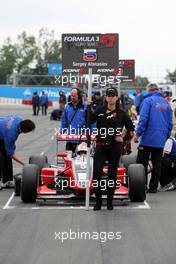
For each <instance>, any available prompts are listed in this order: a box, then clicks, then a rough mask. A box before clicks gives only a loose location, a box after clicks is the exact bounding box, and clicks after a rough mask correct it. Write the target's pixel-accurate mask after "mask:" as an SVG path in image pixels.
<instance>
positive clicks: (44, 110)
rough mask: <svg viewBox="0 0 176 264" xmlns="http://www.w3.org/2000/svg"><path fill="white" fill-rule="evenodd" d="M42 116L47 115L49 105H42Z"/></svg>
mask: <svg viewBox="0 0 176 264" xmlns="http://www.w3.org/2000/svg"><path fill="white" fill-rule="evenodd" d="M41 107H42V115H47V108H48V106H47V105H42V106H41Z"/></svg>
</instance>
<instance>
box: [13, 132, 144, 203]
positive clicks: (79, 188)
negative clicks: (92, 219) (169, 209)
mask: <svg viewBox="0 0 176 264" xmlns="http://www.w3.org/2000/svg"><path fill="white" fill-rule="evenodd" d="M68 140H81V142H80V145H78V147H77V151H76V155H74V156H73V155H72V152H70V151H65V152H63V153H59V152H58V151H57V153H56V156H57V162H56V164H55V165H50V164H48V159H47V157H46V156H31V157H30V158H29V164H28V165H25V166H24V167H23V171H22V177H21V179H20V178H18V179H16V184H15V192H16V195H19V192H20V195H21V199H22V201H23V202H25V203H30V202H36V201H39V202H41V201H53V200H56V201H57V204H58V203H59V201H60V202H61V204H65V203H67V202H66V201H68V200H69V201H70V200H71V201H76V203H78V200H79V201H81V199H82V201H83V202H84V200H85V192H86V181H87V178H86V170H87V144H86V143H85V142H86V140H87V139H86V136H82V137H81V139H80V135H65V134H57V142H60V141H68ZM91 142H94V143H93V144H96V143H95V136H91ZM57 149H58V148H57ZM91 149H92V150H93V147H92V148H91ZM121 162H122V164H123V165H121V166H120V167H119V168H118V169H117V182H116V183H117V184H116V189H115V195H114V199H119V200H130V201H132V202H143V201H144V200H145V198H146V194H145V172H144V167H143V165H141V164H135V160H134V157H133V156H131V155H125V156H123V157H122V159H121ZM95 165H96V164H93V151H92V154H91V156H90V179H89V180H88V182H89V189H90V198H92V200H93V197H94V187H95V185H94V180H93V166H95ZM107 175H108V170H107V166H105V167H104V169H103V175H102V181H101V184H102V186H101V187H102V192H103V194H104V195H105V196H106V186H107V184H106V183H107ZM90 201H91V199H90Z"/></svg>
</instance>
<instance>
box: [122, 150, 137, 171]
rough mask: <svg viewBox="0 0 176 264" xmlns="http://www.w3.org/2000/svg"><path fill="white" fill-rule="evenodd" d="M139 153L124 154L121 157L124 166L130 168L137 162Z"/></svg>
mask: <svg viewBox="0 0 176 264" xmlns="http://www.w3.org/2000/svg"><path fill="white" fill-rule="evenodd" d="M136 160H137V155H135V154H131V155H123V156H122V157H121V163H122V164H123V166H124V167H125V168H126V169H128V167H129V165H131V164H136Z"/></svg>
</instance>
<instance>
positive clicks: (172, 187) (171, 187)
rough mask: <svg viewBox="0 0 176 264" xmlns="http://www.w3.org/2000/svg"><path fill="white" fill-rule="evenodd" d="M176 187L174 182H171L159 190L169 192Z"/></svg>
mask: <svg viewBox="0 0 176 264" xmlns="http://www.w3.org/2000/svg"><path fill="white" fill-rule="evenodd" d="M175 189H176V186H175V185H174V184H173V183H172V182H170V183H168V184H167V185H165V186H164V187H162V188H160V189H159V192H168V191H173V190H175Z"/></svg>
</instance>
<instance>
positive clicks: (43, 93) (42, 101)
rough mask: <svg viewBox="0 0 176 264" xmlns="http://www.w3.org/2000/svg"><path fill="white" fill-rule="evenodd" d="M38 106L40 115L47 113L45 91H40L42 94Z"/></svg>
mask: <svg viewBox="0 0 176 264" xmlns="http://www.w3.org/2000/svg"><path fill="white" fill-rule="evenodd" d="M40 106H41V108H42V115H47V108H48V96H47V94H45V91H42V95H41V96H40Z"/></svg>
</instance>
